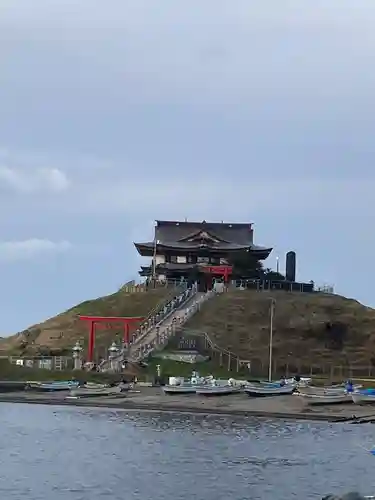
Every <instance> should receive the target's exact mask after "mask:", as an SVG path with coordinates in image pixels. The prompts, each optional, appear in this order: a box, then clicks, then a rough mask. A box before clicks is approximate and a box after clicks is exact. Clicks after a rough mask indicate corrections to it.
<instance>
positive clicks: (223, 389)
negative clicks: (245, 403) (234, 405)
mask: <svg viewBox="0 0 375 500" xmlns="http://www.w3.org/2000/svg"><path fill="white" fill-rule="evenodd" d="M239 392H241V387H233V386H231V385H228V386H225V385H221V386H220V385H218V386H212V387H197V390H196V394H198V395H199V396H206V397H210V396H229V395H230V394H238V393H239Z"/></svg>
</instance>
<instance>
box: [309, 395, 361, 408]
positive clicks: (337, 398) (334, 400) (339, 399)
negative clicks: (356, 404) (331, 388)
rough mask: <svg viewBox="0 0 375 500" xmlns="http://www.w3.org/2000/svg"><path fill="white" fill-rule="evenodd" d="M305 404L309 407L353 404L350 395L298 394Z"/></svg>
mask: <svg viewBox="0 0 375 500" xmlns="http://www.w3.org/2000/svg"><path fill="white" fill-rule="evenodd" d="M300 396H301V397H302V398H303V399H304V400H305V402H306V403H307V404H308V405H310V406H317V405H333V404H350V403H352V402H353V399H352V395H351V393H347V392H341V393H340V394H300Z"/></svg>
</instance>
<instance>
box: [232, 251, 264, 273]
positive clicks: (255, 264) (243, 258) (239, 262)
mask: <svg viewBox="0 0 375 500" xmlns="http://www.w3.org/2000/svg"><path fill="white" fill-rule="evenodd" d="M229 263H230V265H231V266H232V267H233V273H232V275H233V277H234V278H248V279H262V277H263V275H264V270H263V264H262V262H260V261H259V260H258V259H256V258H255V257H254V255H252V254H251V253H250V252H239V253H238V254H236V255H234V256H233V257H232V258H231V259H229Z"/></svg>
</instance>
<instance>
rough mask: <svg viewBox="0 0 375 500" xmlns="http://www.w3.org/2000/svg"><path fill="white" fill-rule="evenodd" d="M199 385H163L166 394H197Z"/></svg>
mask: <svg viewBox="0 0 375 500" xmlns="http://www.w3.org/2000/svg"><path fill="white" fill-rule="evenodd" d="M196 391H197V386H196V385H192V384H187V383H186V384H179V385H169V384H168V385H165V386H164V387H163V392H164V394H195V393H196Z"/></svg>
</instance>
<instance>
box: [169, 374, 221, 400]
mask: <svg viewBox="0 0 375 500" xmlns="http://www.w3.org/2000/svg"><path fill="white" fill-rule="evenodd" d="M211 378H212V377H201V376H200V375H199V373H198V372H193V373H192V375H191V377H190V378H189V379H185V378H184V377H169V383H168V384H167V385H165V386H163V392H164V394H169V395H171V394H180V395H181V394H196V392H197V388H198V387H201V386H204V385H205V384H207V383H208V382H209V381H210V380H211Z"/></svg>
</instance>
